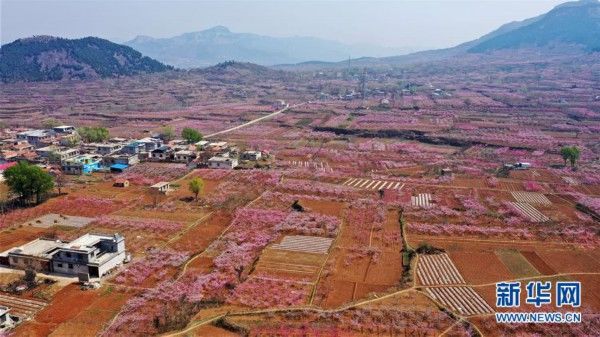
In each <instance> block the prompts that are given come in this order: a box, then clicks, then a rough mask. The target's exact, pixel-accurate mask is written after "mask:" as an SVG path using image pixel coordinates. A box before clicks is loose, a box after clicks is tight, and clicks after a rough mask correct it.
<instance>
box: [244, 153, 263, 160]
mask: <svg viewBox="0 0 600 337" xmlns="http://www.w3.org/2000/svg"><path fill="white" fill-rule="evenodd" d="M261 158H262V152H260V151H244V152H243V153H242V155H241V159H242V160H260V159H261Z"/></svg>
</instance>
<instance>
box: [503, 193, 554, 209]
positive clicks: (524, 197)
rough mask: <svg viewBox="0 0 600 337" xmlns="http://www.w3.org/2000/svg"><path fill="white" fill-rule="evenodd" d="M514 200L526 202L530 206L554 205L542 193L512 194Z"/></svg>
mask: <svg viewBox="0 0 600 337" xmlns="http://www.w3.org/2000/svg"><path fill="white" fill-rule="evenodd" d="M511 193H512V196H513V198H515V200H516V201H518V202H525V203H529V204H540V205H547V206H550V205H552V202H551V201H550V200H549V199H548V198H547V197H546V196H545V195H543V194H542V193H537V192H522V191H518V192H511Z"/></svg>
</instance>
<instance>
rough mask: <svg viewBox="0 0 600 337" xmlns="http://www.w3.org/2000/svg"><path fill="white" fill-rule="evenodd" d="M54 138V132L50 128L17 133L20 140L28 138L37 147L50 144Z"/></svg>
mask: <svg viewBox="0 0 600 337" xmlns="http://www.w3.org/2000/svg"><path fill="white" fill-rule="evenodd" d="M53 138H54V134H53V132H50V131H48V130H29V131H23V132H19V133H17V139H18V140H26V141H27V142H28V143H29V144H31V145H33V146H34V147H36V148H38V147H44V146H48V145H50V143H51V142H52V139H53Z"/></svg>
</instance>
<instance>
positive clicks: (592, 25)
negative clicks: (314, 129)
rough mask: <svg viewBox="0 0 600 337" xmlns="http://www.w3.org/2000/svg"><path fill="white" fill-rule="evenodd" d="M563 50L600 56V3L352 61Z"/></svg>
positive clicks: (593, 0)
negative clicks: (453, 41)
mask: <svg viewBox="0 0 600 337" xmlns="http://www.w3.org/2000/svg"><path fill="white" fill-rule="evenodd" d="M561 48H562V50H564V51H565V52H568V53H573V52H575V51H581V52H600V2H599V1H598V0H580V1H573V2H567V3H564V4H561V5H558V6H556V7H555V8H553V9H552V10H551V11H549V12H548V13H545V14H542V15H539V16H536V17H533V18H529V19H526V20H523V21H515V22H511V23H507V24H505V25H503V26H501V27H500V28H498V29H496V30H495V31H493V32H491V33H489V34H486V35H484V36H482V37H480V38H479V39H476V40H473V41H469V42H465V43H462V44H460V45H458V46H456V47H452V48H446V49H436V50H427V51H421V52H416V53H411V54H407V55H401V56H391V57H380V58H377V57H363V58H358V59H353V60H351V64H352V65H353V66H356V67H368V66H377V65H402V64H409V63H415V62H428V61H438V60H443V59H447V58H450V57H456V56H460V55H466V54H482V53H492V52H497V51H511V50H513V51H514V50H520V49H536V50H539V51H544V50H552V51H553V52H557V51H560V50H561ZM347 65H348V61H347V60H344V61H341V60H340V61H339V62H305V63H300V64H296V65H283V66H280V67H278V68H280V69H289V70H292V69H319V68H324V67H329V68H331V67H334V68H341V67H347Z"/></svg>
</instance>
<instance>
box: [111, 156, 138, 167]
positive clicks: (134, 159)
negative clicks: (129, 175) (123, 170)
mask: <svg viewBox="0 0 600 337" xmlns="http://www.w3.org/2000/svg"><path fill="white" fill-rule="evenodd" d="M102 161H103V163H104V165H106V166H111V165H114V164H122V165H127V166H132V165H135V164H137V163H139V162H140V157H138V155H137V154H113V155H110V156H105V157H104V158H102Z"/></svg>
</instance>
